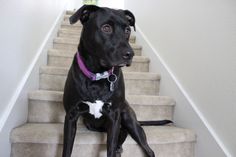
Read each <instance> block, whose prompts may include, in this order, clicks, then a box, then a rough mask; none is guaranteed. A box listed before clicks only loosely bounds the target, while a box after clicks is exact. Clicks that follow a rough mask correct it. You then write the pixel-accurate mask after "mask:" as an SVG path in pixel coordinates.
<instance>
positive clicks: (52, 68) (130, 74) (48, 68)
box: [40, 66, 161, 80]
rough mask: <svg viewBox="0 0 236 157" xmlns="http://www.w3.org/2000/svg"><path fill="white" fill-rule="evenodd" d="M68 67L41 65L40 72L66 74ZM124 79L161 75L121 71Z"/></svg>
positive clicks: (151, 77) (153, 77) (152, 77)
mask: <svg viewBox="0 0 236 157" xmlns="http://www.w3.org/2000/svg"><path fill="white" fill-rule="evenodd" d="M68 70H69V67H55V66H42V67H41V68H40V74H49V75H67V73H68ZM123 74H124V79H136V80H160V79H161V76H160V75H159V74H157V73H151V72H123Z"/></svg>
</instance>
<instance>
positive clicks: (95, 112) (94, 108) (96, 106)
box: [84, 100, 104, 118]
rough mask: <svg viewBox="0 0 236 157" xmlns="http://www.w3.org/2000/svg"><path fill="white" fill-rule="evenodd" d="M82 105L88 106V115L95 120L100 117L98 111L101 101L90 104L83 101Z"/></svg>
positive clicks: (100, 107) (100, 108) (101, 104)
mask: <svg viewBox="0 0 236 157" xmlns="http://www.w3.org/2000/svg"><path fill="white" fill-rule="evenodd" d="M84 103H86V104H87V105H88V106H89V113H90V114H92V115H94V117H95V118H100V117H101V116H102V113H101V112H100V111H101V110H102V107H103V105H104V102H102V101H101V100H96V101H95V103H91V102H89V101H85V102H84Z"/></svg>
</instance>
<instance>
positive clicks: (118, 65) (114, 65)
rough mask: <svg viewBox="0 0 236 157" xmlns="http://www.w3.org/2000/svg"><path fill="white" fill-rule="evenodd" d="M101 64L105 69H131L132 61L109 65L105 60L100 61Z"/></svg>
mask: <svg viewBox="0 0 236 157" xmlns="http://www.w3.org/2000/svg"><path fill="white" fill-rule="evenodd" d="M100 64H101V66H103V67H106V68H110V67H120V68H121V67H125V66H127V67H129V66H131V60H130V61H126V62H122V63H115V64H108V63H107V62H105V61H104V60H100Z"/></svg>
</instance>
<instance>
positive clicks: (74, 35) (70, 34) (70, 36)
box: [58, 31, 135, 43]
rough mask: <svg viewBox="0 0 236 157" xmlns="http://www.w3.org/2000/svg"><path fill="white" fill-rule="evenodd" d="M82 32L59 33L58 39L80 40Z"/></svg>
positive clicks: (131, 41) (133, 40)
mask: <svg viewBox="0 0 236 157" xmlns="http://www.w3.org/2000/svg"><path fill="white" fill-rule="evenodd" d="M80 32H81V31H79V33H76V34H74V33H69V32H68V33H65V32H59V33H58V37H63V38H74V39H76V40H79V39H80ZM129 42H130V43H135V38H134V37H132V38H130V39H129Z"/></svg>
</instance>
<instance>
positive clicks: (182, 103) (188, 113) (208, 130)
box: [135, 26, 232, 157]
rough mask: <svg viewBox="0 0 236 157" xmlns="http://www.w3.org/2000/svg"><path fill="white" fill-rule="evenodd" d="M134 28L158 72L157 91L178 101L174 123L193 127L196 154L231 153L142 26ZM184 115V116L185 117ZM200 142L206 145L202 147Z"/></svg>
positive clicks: (217, 154)
mask: <svg viewBox="0 0 236 157" xmlns="http://www.w3.org/2000/svg"><path fill="white" fill-rule="evenodd" d="M136 28H137V32H136V33H135V34H136V41H137V44H140V45H142V47H143V55H145V56H148V57H149V58H151V62H150V71H151V72H157V73H160V74H161V78H162V79H161V87H160V95H170V96H172V97H173V98H174V99H175V100H176V102H177V106H176V110H175V116H174V118H175V123H176V124H177V125H179V126H183V127H187V128H192V129H193V130H195V131H196V133H197V136H198V143H197V144H196V157H197V156H199V157H203V154H202V152H201V151H206V149H209V150H212V151H214V152H209V153H211V154H209V155H208V156H215V157H216V156H219V157H220V154H221V155H222V154H224V155H226V156H227V157H231V156H232V155H231V154H230V153H229V151H228V150H227V148H226V147H225V146H224V144H223V143H222V141H221V140H220V138H219V137H218V136H217V134H216V133H215V131H214V129H213V128H212V127H211V125H210V124H209V122H208V121H207V119H206V118H205V117H204V116H203V114H202V112H201V111H200V110H199V109H198V107H197V104H196V103H195V102H194V101H193V100H192V98H191V97H190V96H189V95H188V93H187V92H186V90H185V89H184V87H183V86H182V84H181V83H180V81H179V80H178V79H177V77H176V76H175V74H174V73H173V72H172V71H171V69H170V68H169V66H168V64H167V63H166V61H165V60H164V59H163V58H162V57H161V55H160V53H158V51H157V50H156V49H155V48H154V47H153V45H152V44H151V42H150V41H149V40H148V38H147V37H146V36H145V34H144V33H143V32H142V31H141V29H140V28H139V27H138V26H137V27H136ZM183 114H185V115H183ZM185 117H186V119H187V120H184V118H185ZM205 135H208V140H209V141H208V140H207V139H206V137H205ZM206 141H208V142H206ZM207 143H208V144H207ZM213 143H214V144H213ZM200 144H201V145H200ZM203 145H204V146H206V147H205V148H204V146H203ZM210 147H211V148H210ZM213 154H214V155H213ZM221 157H222V156H221Z"/></svg>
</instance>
